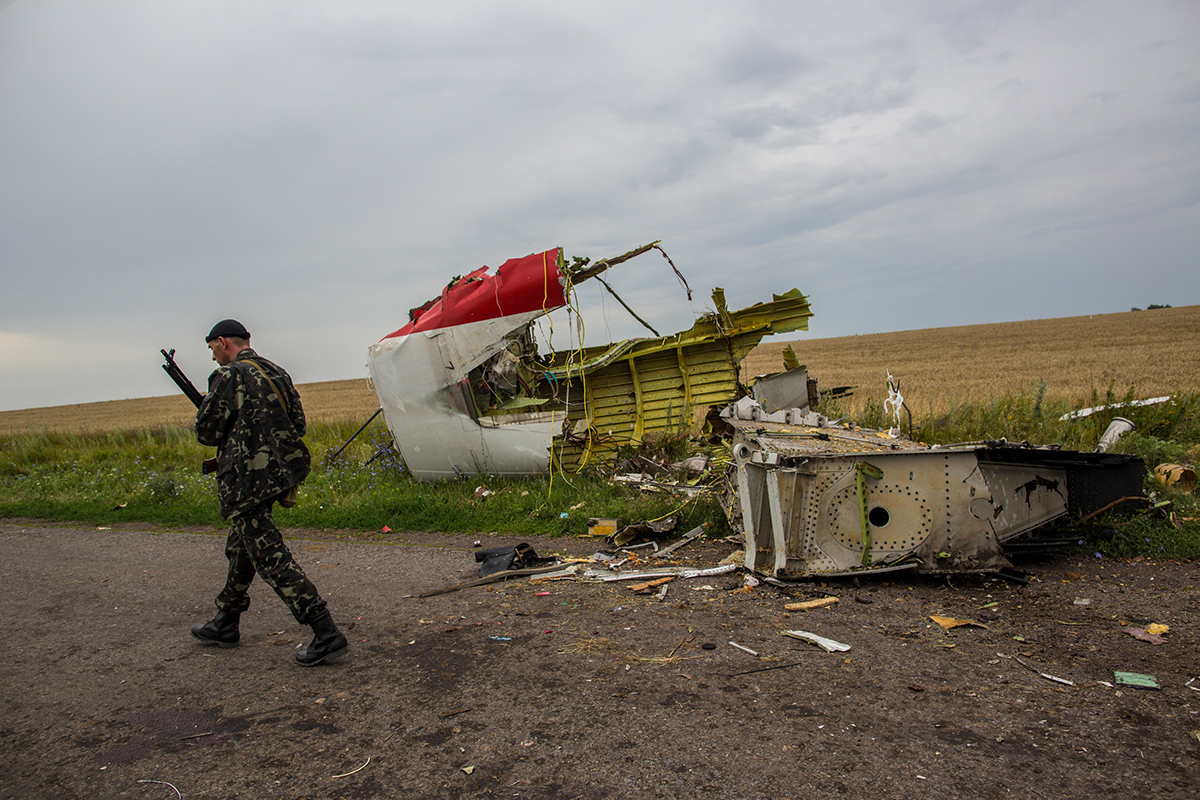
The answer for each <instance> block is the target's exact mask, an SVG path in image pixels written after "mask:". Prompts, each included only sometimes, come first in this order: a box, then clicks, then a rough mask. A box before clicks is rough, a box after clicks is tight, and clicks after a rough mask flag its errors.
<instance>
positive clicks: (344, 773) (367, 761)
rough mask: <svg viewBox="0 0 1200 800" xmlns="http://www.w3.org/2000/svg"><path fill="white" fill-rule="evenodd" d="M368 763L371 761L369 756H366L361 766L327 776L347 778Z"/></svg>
mask: <svg viewBox="0 0 1200 800" xmlns="http://www.w3.org/2000/svg"><path fill="white" fill-rule="evenodd" d="M370 763H371V757H370V756H367V760H366V761H364V762H363V765H362V766H361V767H359V768H358V769H352V770H350V771H349V772H343V773H342V774H341V775H330V776H329V777H330V778H347V777H349V776H351V775H353V774H354V773H356V772H360V771H361V770H363V769H364V768H366V766H367V764H370Z"/></svg>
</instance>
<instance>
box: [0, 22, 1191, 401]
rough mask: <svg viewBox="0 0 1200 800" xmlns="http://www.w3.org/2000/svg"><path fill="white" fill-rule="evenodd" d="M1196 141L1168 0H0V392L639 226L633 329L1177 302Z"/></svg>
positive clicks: (291, 335)
mask: <svg viewBox="0 0 1200 800" xmlns="http://www.w3.org/2000/svg"><path fill="white" fill-rule="evenodd" d="M1198 136H1200V3H1197V2H1193V1H1192V0H1181V1H1180V2H1146V1H1144V0H1141V1H1139V2H1132V1H1131V2H1103V1H1101V0H1085V1H1083V2H1053V1H1051V0H1039V2H1029V3H1021V2H966V1H964V0H954V1H953V2H872V3H853V2H802V1H801V0H790V1H788V2H747V1H746V0H742V1H740V2H736V3H735V2H725V3H715V2H700V1H699V0H691V1H690V2H654V1H653V0H639V1H638V2H628V3H626V2H614V0H606V1H605V2H563V1H562V0H559V1H557V2H551V1H547V2H519V1H517V0H506V1H505V2H472V3H464V2H446V1H445V0H441V1H440V2H436V3H431V2H421V3H417V2H394V1H393V2H349V1H348V0H338V2H333V1H332V0H330V1H329V2H304V1H303V0H300V1H298V0H286V2H285V1H283V0H279V1H278V2H274V1H272V0H260V1H259V2H240V1H235V0H228V1H227V2H213V1H209V2H189V1H188V0H171V2H162V1H161V0H144V1H142V2H136V1H134V2H121V1H120V0H106V2H103V3H96V2H82V1H80V2H72V1H71V0H38V1H37V2H34V1H33V0H15V1H10V2H4V0H0V270H2V272H0V275H2V278H3V289H2V291H0V410H4V409H15V408H29V407H37V406H44V405H60V404H67V403H77V402H87V401H93V400H110V399H121V398H126V397H144V396H154V395H164V394H171V393H173V392H174V391H175V388H174V385H173V384H171V383H170V381H169V380H168V379H167V377H166V376H165V375H164V374H163V373H162V371H161V370H160V369H159V367H158V364H159V363H160V361H161V357H159V355H158V350H159V348H160V347H166V348H172V347H173V348H177V349H178V350H179V354H178V358H179V362H180V364H181V366H183V368H184V369H185V371H187V372H188V373H189V374H190V375H191V377H192V378H193V380H194V381H195V382H196V383H197V385H200V386H201V388H203V386H204V381H205V379H206V376H207V374H208V372H209V371H210V368H211V367H213V366H214V365H213V364H212V362H211V361H210V360H209V358H208V351H207V349H206V348H205V346H204V341H203V339H204V334H205V333H206V332H207V331H208V329H209V328H210V327H211V326H212V324H213V323H214V322H215V321H217V320H218V319H221V318H224V317H235V318H237V319H239V320H241V321H242V322H244V323H245V324H246V326H247V327H248V328H249V329H250V331H251V333H252V334H253V343H254V345H255V347H256V349H257V350H258V351H259V352H260V353H262V354H263V355H264V356H266V357H268V358H271V359H274V360H277V361H279V362H280V363H282V364H283V365H284V366H285V367H286V368H287V369H288V370H289V371H290V372H291V373H292V376H293V378H294V379H295V380H296V381H297V382H309V381H320V380H333V379H343V378H356V377H363V376H365V375H366V368H365V363H366V350H367V347H368V346H369V345H370V344H372V343H373V342H375V341H377V340H378V339H379V338H380V337H382V336H384V335H386V334H387V333H389V332H391V331H393V330H395V329H396V328H399V327H400V326H401V325H402V324H403V323H404V322H405V321H406V320H407V311H408V309H409V308H411V307H413V306H417V305H419V304H421V303H422V302H423V301H425V300H427V299H428V298H430V297H432V296H434V295H436V294H437V293H438V292H439V291H440V290H441V288H442V286H444V285H445V283H446V282H447V281H448V280H449V279H450V278H452V277H453V276H455V275H460V274H463V273H465V272H468V271H470V270H472V269H474V268H476V267H479V266H481V265H484V264H487V265H489V266H492V267H495V266H497V265H499V264H500V263H502V262H503V261H505V260H506V259H508V258H513V257H517V256H523V255H526V254H528V253H531V252H535V251H540V250H544V249H548V248H550V247H554V246H562V247H564V248H565V250H566V253H567V255H568V256H575V255H582V256H589V257H592V258H598V257H603V256H611V255H616V254H619V253H622V252H624V251H626V250H629V249H631V248H633V247H636V246H638V245H641V244H645V243H647V242H650V241H653V240H655V239H662V240H663V247H664V248H665V249H666V251H667V253H668V254H670V255H671V257H672V259H673V260H674V262H675V264H676V265H677V266H678V267H679V269H680V270H681V271H682V272H683V274H684V275H685V277H686V278H687V280H688V282H689V283H690V284H691V286H692V288H693V289H694V290H695V297H694V300H693V301H692V302H691V303H689V302H688V301H687V298H686V297H685V295H684V293H683V290H682V289H681V287H680V285H679V283H678V282H677V281H676V279H675V277H674V275H673V274H672V273H671V270H670V266H669V265H668V264H667V263H666V261H664V260H663V259H662V258H661V257H660V256H659V255H657V254H655V253H651V254H648V255H644V256H641V257H640V258H639V259H637V260H635V261H633V262H630V263H629V264H627V265H625V266H624V267H622V268H618V269H615V270H613V271H612V272H611V273H610V275H609V279H610V282H611V283H612V284H613V286H614V288H615V289H616V290H617V291H618V292H620V293H621V294H622V296H623V297H624V298H625V299H626V300H627V301H628V302H629V303H630V304H631V305H632V306H633V307H634V308H635V309H636V310H637V311H638V312H639V313H640V314H641V316H643V317H645V318H646V319H647V320H648V321H650V322H651V324H653V325H654V326H655V327H656V328H658V330H659V331H661V332H664V333H666V332H673V331H675V330H680V329H683V328H686V327H688V326H690V325H691V323H692V320H693V318H694V317H695V316H696V315H698V314H700V313H703V312H704V311H705V310H706V308H708V307H709V295H710V292H711V290H712V288H713V287H714V286H722V287H724V288H725V289H726V293H727V296H728V301H729V305H730V307H731V308H740V307H743V306H747V305H750V304H752V303H755V302H758V301H760V300H769V299H770V296H771V294H772V293H773V292H783V291H785V290H787V289H791V288H792V287H796V288H799V289H800V290H801V291H803V292H804V293H805V294H807V295H808V296H809V298H810V300H811V302H812V306H813V310H814V312H815V316H814V317H813V319H812V320H811V327H810V333H808V334H806V335H807V336H811V337H829V336H843V335H848V334H858V333H875V332H882V331H894V330H910V329H917V328H930V327H941V326H947V325H964V324H972V323H979V322H1004V321H1012V320H1023V319H1039V318H1046V317H1059V316H1073V315H1079V314H1091V313H1107V312H1113V311H1128V310H1129V309H1130V308H1131V307H1133V306H1143V307H1144V306H1145V305H1147V304H1150V303H1170V304H1172V305H1177V306H1178V305H1190V304H1196V303H1200V268H1198V267H1200V264H1198V263H1197V261H1198V258H1197V253H1198V252H1200V210H1198V206H1197V200H1198V197H1200V148H1198V139H1197V137H1198ZM592 283H593V284H594V283H595V282H592ZM580 302H581V305H582V308H583V311H584V314H585V319H586V321H587V327H586V339H585V343H586V344H592V345H594V344H602V343H604V342H605V341H608V340H611V339H613V338H623V337H626V336H635V335H640V333H641V332H642V329H641V328H640V326H638V325H637V323H636V322H633V321H632V320H631V319H630V318H629V316H628V314H627V313H626V312H625V311H624V310H622V309H621V308H620V307H619V306H618V305H617V304H616V303H615V302H613V301H611V300H607V301H603V300H602V298H601V294H600V290H599V287H598V286H597V287H593V286H592V285H591V284H586V285H585V286H584V287H581V290H580ZM565 331H566V324H565V320H564V321H563V322H562V323H556V329H555V337H556V340H555V342H554V343H555V345H557V346H564V345H565V344H566V341H565V337H566V335H567V334H566V332H565ZM803 335H805V334H801V336H803ZM787 338H794V337H792V336H789V337H787ZM800 357H801V360H803V354H802V350H801V355H800Z"/></svg>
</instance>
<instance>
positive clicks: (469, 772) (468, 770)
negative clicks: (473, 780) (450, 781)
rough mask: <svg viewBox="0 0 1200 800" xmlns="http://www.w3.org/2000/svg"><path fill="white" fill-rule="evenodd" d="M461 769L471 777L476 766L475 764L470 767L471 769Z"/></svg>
mask: <svg viewBox="0 0 1200 800" xmlns="http://www.w3.org/2000/svg"><path fill="white" fill-rule="evenodd" d="M460 769H461V770H462V771H463V772H465V773H467V774H468V775H470V774H471V773H472V772H474V771H475V765H474V764H472V765H471V766H469V767H460Z"/></svg>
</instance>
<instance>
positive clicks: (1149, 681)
mask: <svg viewBox="0 0 1200 800" xmlns="http://www.w3.org/2000/svg"><path fill="white" fill-rule="evenodd" d="M1113 675H1114V676H1115V677H1116V684H1117V685H1118V686H1132V687H1133V688H1134V689H1160V688H1162V687H1160V686H1159V685H1158V679H1157V678H1155V677H1154V676H1153V675H1143V674H1142V673H1140V672H1113Z"/></svg>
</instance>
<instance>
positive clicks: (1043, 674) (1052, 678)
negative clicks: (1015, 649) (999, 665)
mask: <svg viewBox="0 0 1200 800" xmlns="http://www.w3.org/2000/svg"><path fill="white" fill-rule="evenodd" d="M996 655H998V656H1000V657H1001V658H1011V659H1012V660H1013V661H1016V662H1017V663H1018V664H1020V665H1021V666H1022V667H1024V668H1025V669H1027V670H1029V671H1030V672H1034V673H1037V674H1038V675H1040V676H1041V677H1043V678H1045V679H1046V680H1048V681H1054V682H1055V683H1061V684H1062V685H1064V686H1074V685H1075V682H1074V681H1069V680H1067V679H1066V678H1060V677H1058V676H1057V675H1051V674H1050V673H1048V672H1042V671H1041V670H1039V669H1038V668H1036V667H1032V666H1030V665H1029V664H1026V663H1025V662H1024V661H1022V660H1021V659H1019V658H1017V657H1016V656H1006V655H1004V653H996ZM1026 655H1028V653H1027V654H1026Z"/></svg>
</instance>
